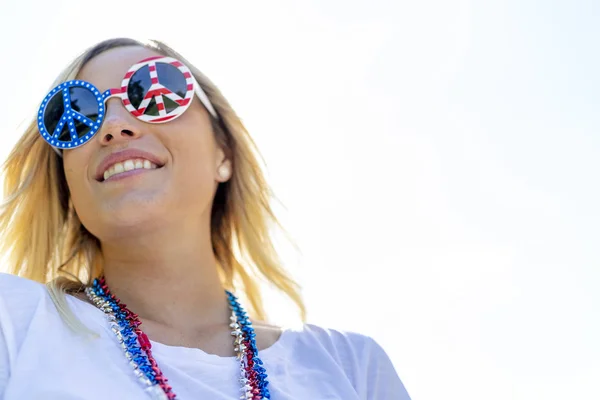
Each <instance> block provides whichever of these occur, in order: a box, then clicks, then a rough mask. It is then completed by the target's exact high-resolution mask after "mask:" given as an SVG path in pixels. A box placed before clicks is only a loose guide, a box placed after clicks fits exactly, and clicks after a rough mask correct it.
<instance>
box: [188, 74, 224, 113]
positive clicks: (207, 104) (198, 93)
mask: <svg viewBox="0 0 600 400" xmlns="http://www.w3.org/2000/svg"><path fill="white" fill-rule="evenodd" d="M194 88H195V89H194V91H195V92H196V96H198V99H200V101H201V102H202V104H204V107H206V109H207V110H208V112H209V113H210V115H212V116H213V118H214V119H217V120H218V119H219V114H217V112H216V111H215V109H214V107H213V105H212V103H211V102H210V100H209V99H208V96H207V95H206V93H204V90H202V87H200V84H199V83H198V81H196V79H194Z"/></svg>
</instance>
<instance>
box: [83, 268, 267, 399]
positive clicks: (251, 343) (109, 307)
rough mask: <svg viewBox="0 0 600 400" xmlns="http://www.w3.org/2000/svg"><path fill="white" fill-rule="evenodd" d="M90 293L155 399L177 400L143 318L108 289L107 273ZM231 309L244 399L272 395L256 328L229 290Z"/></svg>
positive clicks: (136, 373) (98, 280)
mask: <svg viewBox="0 0 600 400" xmlns="http://www.w3.org/2000/svg"><path fill="white" fill-rule="evenodd" d="M85 293H86V295H87V297H88V298H89V299H90V300H91V301H92V303H94V304H95V305H96V307H98V308H99V309H100V310H102V311H103V312H104V314H105V315H106V318H107V319H108V322H109V324H110V327H111V330H112V331H113V333H114V334H115V336H116V338H117V340H118V342H119V344H120V345H121V347H122V348H123V351H124V353H125V357H126V358H127V360H128V361H129V365H130V366H131V367H132V369H133V373H134V374H135V376H136V377H137V378H138V380H139V381H140V383H141V385H142V386H143V387H144V390H145V392H146V393H148V395H149V396H150V397H151V398H152V399H154V400H175V399H176V396H175V393H174V392H173V388H171V386H169V385H168V383H167V381H168V380H167V378H165V376H164V375H163V373H162V371H161V370H160V368H159V367H158V364H157V363H156V360H155V359H154V357H153V355H152V344H151V343H150V340H149V339H148V336H146V334H145V333H144V332H142V330H141V329H140V325H141V324H142V322H141V321H140V320H139V318H138V316H137V314H134V313H132V312H131V311H130V310H129V309H128V308H127V306H126V305H125V304H123V303H121V301H120V300H119V299H117V298H116V297H115V296H114V295H113V294H112V293H111V292H110V290H109V289H108V286H107V285H106V280H105V279H104V277H101V278H99V279H94V283H93V284H92V286H89V287H87V288H86V289H85ZM225 293H226V295H227V300H228V303H229V308H230V309H231V317H230V319H231V324H230V325H229V326H230V327H231V328H232V331H231V335H232V336H234V337H235V339H234V342H233V347H234V351H235V352H236V354H237V360H238V361H239V364H240V377H239V379H238V380H239V383H240V386H241V389H240V391H241V392H242V393H243V394H242V396H241V397H240V399H247V400H262V399H270V398H271V395H270V393H269V389H267V386H268V383H269V382H268V381H267V374H266V370H265V368H264V367H263V362H262V361H261V359H260V358H259V357H258V349H257V348H256V341H255V337H256V334H255V332H254V328H253V327H252V322H250V320H249V319H248V315H247V314H246V312H245V311H244V309H243V308H242V306H241V305H240V303H239V302H238V299H237V297H235V295H233V294H232V293H231V292H229V291H227V290H226V291H225Z"/></svg>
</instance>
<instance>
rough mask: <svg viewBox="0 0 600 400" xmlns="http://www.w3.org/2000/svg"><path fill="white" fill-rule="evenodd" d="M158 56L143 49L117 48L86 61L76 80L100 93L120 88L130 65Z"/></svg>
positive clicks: (134, 47) (131, 47)
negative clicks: (94, 87) (85, 83)
mask: <svg viewBox="0 0 600 400" xmlns="http://www.w3.org/2000/svg"><path fill="white" fill-rule="evenodd" d="M160 55H161V54H160V53H157V52H155V51H153V50H150V49H147V48H145V47H138V46H128V47H117V48H115V49H110V50H107V51H105V52H103V53H101V54H98V55H97V56H96V57H94V58H92V59H91V60H90V61H88V63H87V64H86V65H85V66H84V67H83V68H82V69H81V71H79V74H77V78H76V79H82V80H84V81H88V82H90V83H92V84H93V85H94V86H96V87H97V88H98V89H100V90H101V91H104V90H106V89H110V88H116V87H120V86H121V81H122V80H123V77H124V76H125V74H126V73H127V71H128V70H129V68H130V67H131V66H132V65H134V64H136V63H137V62H139V61H141V60H144V59H146V58H149V57H154V56H160Z"/></svg>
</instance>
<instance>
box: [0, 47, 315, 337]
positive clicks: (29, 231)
mask: <svg viewBox="0 0 600 400" xmlns="http://www.w3.org/2000/svg"><path fill="white" fill-rule="evenodd" d="M123 46H142V47H146V48H149V49H152V50H154V51H156V52H158V53H160V54H163V55H165V56H171V57H174V58H176V59H178V60H180V61H182V62H183V63H185V64H186V65H187V66H188V67H189V68H190V70H191V71H192V73H193V75H194V76H195V78H196V80H197V81H198V82H199V84H200V86H201V87H202V89H203V90H204V91H205V92H206V94H207V96H208V98H209V99H210V101H211V103H212V104H213V106H214V108H215V109H216V111H217V113H218V114H219V116H220V119H219V120H215V119H213V130H214V134H215V138H216V139H217V142H218V143H219V145H220V146H221V147H222V148H223V149H224V151H225V153H226V155H227V157H228V158H229V159H230V160H231V161H232V165H233V174H232V178H231V179H230V180H229V181H228V182H226V183H222V184H220V186H219V188H218V189H217V193H216V195H215V199H214V202H213V207H212V215H211V224H212V226H211V236H212V237H211V240H212V247H213V250H214V253H215V256H216V259H217V262H218V266H219V273H220V276H221V279H222V283H223V285H224V286H225V287H226V288H229V289H233V288H237V291H238V292H241V293H242V294H243V295H244V296H245V297H246V298H247V301H248V302H249V306H250V307H249V310H250V313H251V314H252V315H253V316H254V317H256V318H258V319H260V320H265V319H266V313H265V310H264V306H263V302H262V296H261V293H260V288H259V285H260V281H261V280H263V281H266V282H267V283H270V284H272V285H274V286H275V287H276V288H277V289H279V290H280V291H281V292H283V293H284V294H285V295H287V296H288V297H289V298H290V299H291V300H292V301H293V303H295V304H296V305H297V307H298V309H299V312H300V315H301V318H302V320H304V319H305V315H306V311H305V307H304V303H303V301H302V298H301V295H300V288H299V286H298V284H297V283H296V282H295V281H294V280H293V279H292V278H291V277H290V276H289V274H288V273H287V272H286V271H285V270H284V269H283V268H282V267H281V264H280V261H279V259H278V257H277V253H276V251H275V247H274V245H273V241H272V237H271V235H270V229H271V228H273V227H278V228H281V227H280V225H279V222H278V221H277V218H276V217H275V215H274V213H273V210H272V208H271V205H270V200H271V197H272V196H271V191H270V189H269V187H268V185H267V183H266V181H265V177H264V174H263V171H262V169H261V165H260V164H259V160H260V156H259V153H258V151H257V149H256V146H255V143H254V142H253V140H252V139H251V137H250V136H249V134H248V132H247V131H246V128H245V127H244V125H243V124H242V122H241V120H240V118H239V117H238V116H237V115H236V113H235V112H234V110H233V109H232V107H231V106H230V105H229V103H228V102H227V100H226V99H225V97H224V96H223V95H222V94H221V92H220V91H219V89H217V87H216V86H215V85H214V84H213V83H212V82H211V81H210V80H209V79H208V78H207V77H206V76H204V75H203V74H202V73H201V72H200V71H199V70H198V69H197V68H195V67H194V66H193V65H191V63H189V62H188V61H186V60H185V58H184V57H182V56H181V55H180V54H178V53H177V52H175V51H174V50H173V49H171V48H170V47H169V46H167V45H166V44H164V43H162V42H160V41H155V40H153V41H150V42H147V43H142V42H138V41H135V40H132V39H111V40H107V41H104V42H101V43H99V44H97V45H95V46H93V47H91V48H89V49H88V50H86V51H85V52H84V53H83V54H81V55H80V56H79V57H77V58H76V59H75V60H74V61H73V62H72V63H71V64H70V65H69V66H68V67H67V68H66V69H65V70H64V71H63V72H62V73H61V74H60V75H59V77H58V78H57V80H56V81H55V84H54V86H55V85H58V84H59V83H62V82H64V81H67V80H70V79H75V77H76V76H77V74H78V73H79V71H80V69H81V68H82V67H83V66H84V65H85V64H86V63H87V62H88V61H89V60H91V59H92V58H94V57H95V56H96V55H98V54H100V53H102V52H104V51H106V50H109V49H112V48H116V47H123ZM2 173H3V176H4V194H5V198H4V201H3V204H2V209H1V213H0V232H1V233H2V235H3V238H2V240H1V241H0V251H2V254H4V256H5V258H6V263H7V269H8V271H7V272H9V273H12V274H15V275H19V276H22V277H25V278H29V279H32V280H35V281H38V282H42V283H46V284H47V287H48V289H49V291H50V293H51V296H52V298H53V300H54V302H55V304H56V306H57V309H58V310H59V312H60V313H61V315H62V316H63V319H64V320H65V322H66V323H67V324H68V325H69V326H71V327H72V328H74V329H75V330H77V329H81V328H83V329H85V327H83V326H82V325H80V323H79V321H78V320H77V319H76V318H75V316H74V315H73V314H72V313H71V312H70V310H69V307H68V306H67V303H66V298H65V293H74V292H78V291H81V290H83V288H84V287H85V286H87V285H89V284H91V282H92V281H93V279H94V278H96V277H98V276H100V275H101V274H102V270H103V262H102V254H101V251H100V246H99V241H98V239H97V238H96V237H94V236H93V235H92V234H90V233H89V232H88V231H87V230H86V229H85V227H84V226H83V225H82V224H81V222H80V221H79V218H78V217H77V214H76V213H75V210H74V208H73V205H72V203H71V201H70V196H69V190H68V187H67V183H66V179H65V175H64V170H63V165H62V161H61V159H60V157H59V156H58V155H57V154H56V153H55V152H54V151H53V149H52V148H51V147H50V146H49V145H48V144H47V143H46V142H45V141H44V140H43V139H42V138H41V137H40V134H39V133H38V128H37V125H36V121H35V120H33V121H32V122H31V124H30V125H29V126H28V128H27V129H26V130H25V132H24V134H23V136H22V138H21V139H20V140H19V141H18V142H17V144H16V145H15V147H14V148H13V150H12V151H11V153H10V155H9V156H8V159H7V160H6V162H5V164H4V165H3V170H2Z"/></svg>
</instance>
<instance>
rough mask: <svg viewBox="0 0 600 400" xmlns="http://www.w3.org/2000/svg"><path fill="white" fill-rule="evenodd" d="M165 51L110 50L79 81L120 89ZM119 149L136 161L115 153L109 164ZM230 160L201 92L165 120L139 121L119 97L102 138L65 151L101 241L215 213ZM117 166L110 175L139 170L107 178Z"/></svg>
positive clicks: (109, 109)
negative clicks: (136, 68) (140, 65)
mask: <svg viewBox="0 0 600 400" xmlns="http://www.w3.org/2000/svg"><path fill="white" fill-rule="evenodd" d="M157 55H160V54H158V53H155V52H154V51H152V50H149V49H146V48H143V47H120V48H116V49H112V50H108V51H106V52H104V53H102V54H100V55H98V56H96V57H95V58H93V59H92V60H91V61H89V63H88V64H86V65H85V67H84V68H83V69H82V70H81V72H80V73H79V75H78V76H77V79H82V80H85V81H88V82H91V83H92V84H93V85H94V86H96V87H97V88H98V89H99V90H100V91H104V90H106V89H109V88H116V87H120V86H121V81H122V79H123V76H124V75H125V73H126V72H127V70H128V69H129V68H130V67H131V66H132V65H134V64H135V63H137V62H138V61H140V60H143V59H146V58H148V57H152V56H157ZM115 155H117V156H124V157H125V158H126V159H127V160H129V161H126V160H122V161H121V162H120V163H119V164H114V160H115V159H113V162H109V164H108V165H107V164H106V161H107V157H111V156H115ZM118 159H120V158H117V160H118ZM108 160H110V159H108ZM148 162H150V163H151V164H149V163H148ZM223 162H226V160H225V159H224V154H223V152H222V150H221V149H220V148H219V147H218V146H217V144H216V141H215V138H214V135H213V131H212V126H211V122H210V117H209V114H208V112H207V111H206V110H205V109H204V107H203V106H202V104H201V103H200V101H198V99H197V98H195V99H194V100H193V101H192V104H191V106H190V107H189V108H188V109H187V111H186V112H185V113H184V114H183V115H181V116H180V117H179V118H177V119H175V120H173V121H170V122H167V123H162V124H150V123H146V122H143V121H140V120H138V119H137V118H135V117H134V116H132V115H131V114H129V112H128V111H127V110H126V109H125V107H124V106H123V104H122V103H121V101H120V100H119V99H117V98H112V99H110V100H108V102H107V104H106V117H105V120H104V123H103V125H102V127H101V128H100V130H99V131H98V133H96V136H95V137H94V138H93V139H92V140H90V141H89V142H88V143H86V144H85V145H83V146H82V147H79V148H76V149H73V150H66V151H64V152H63V163H64V169H65V175H66V179H67V183H68V186H69V189H70V192H71V198H72V200H73V203H74V206H75V210H76V211H77V215H78V216H79V219H80V220H81V222H82V223H83V225H84V226H85V227H86V228H87V229H88V230H89V231H90V232H91V233H92V234H94V235H95V236H96V237H98V238H99V239H100V240H110V239H114V238H118V237H122V236H124V235H128V234H132V233H135V232H139V228H152V227H165V226H166V224H172V223H173V222H176V221H185V222H191V223H195V222H196V221H197V222H201V221H202V219H203V218H209V215H210V207H211V205H212V199H213V197H214V193H215V190H216V187H217V184H218V182H219V181H223V179H222V178H221V177H220V176H219V174H218V168H219V166H220V165H221V164H222V163H223ZM144 163H145V165H144ZM111 165H113V166H112V169H109V170H108V171H109V172H108V175H110V174H112V173H115V172H119V171H121V168H122V169H123V170H128V169H130V168H132V166H133V168H134V169H133V170H129V171H127V172H125V173H122V174H119V173H117V174H115V175H113V176H110V177H108V179H106V180H105V179H104V176H105V174H104V172H105V170H106V169H107V167H111ZM140 166H143V167H144V168H140V169H138V168H139V167H140ZM155 166H156V167H155ZM148 167H150V169H147V168H148Z"/></svg>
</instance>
